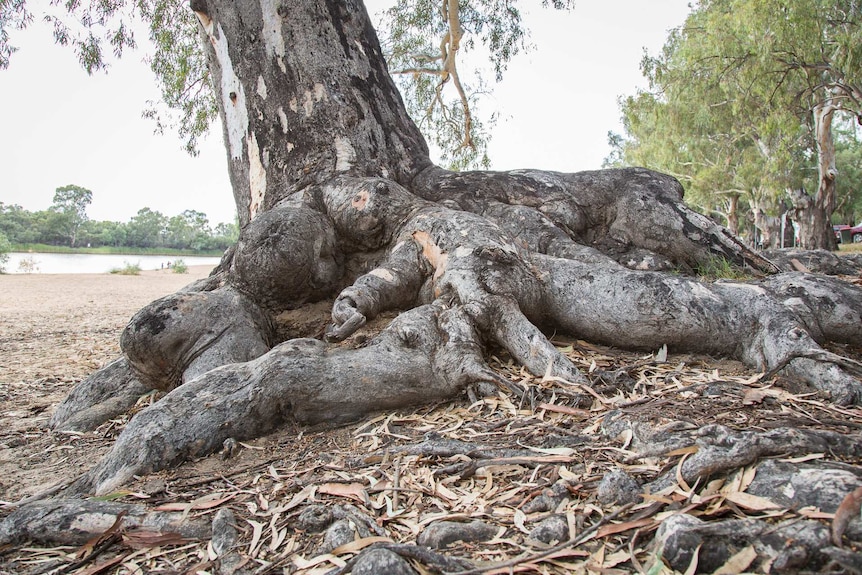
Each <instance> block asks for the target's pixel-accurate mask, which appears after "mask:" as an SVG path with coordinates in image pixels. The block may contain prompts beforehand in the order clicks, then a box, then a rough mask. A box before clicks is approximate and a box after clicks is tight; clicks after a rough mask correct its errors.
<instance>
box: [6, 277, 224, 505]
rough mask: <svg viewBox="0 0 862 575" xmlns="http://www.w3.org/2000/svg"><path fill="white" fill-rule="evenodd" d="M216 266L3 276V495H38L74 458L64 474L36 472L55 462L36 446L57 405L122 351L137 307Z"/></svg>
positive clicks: (59, 464)
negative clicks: (125, 272) (133, 272)
mask: <svg viewBox="0 0 862 575" xmlns="http://www.w3.org/2000/svg"><path fill="white" fill-rule="evenodd" d="M210 271H211V268H209V267H207V266H194V267H190V268H189V270H188V273H187V274H177V273H173V271H172V270H156V271H144V272H141V273H140V274H139V275H119V274H14V275H12V274H10V275H0V401H2V403H0V500H5V501H8V500H11V499H15V498H18V497H22V496H25V495H30V494H32V493H33V492H34V491H35V490H38V488H39V487H42V486H44V484H45V483H51V482H52V481H55V480H57V479H59V478H60V477H61V476H62V475H63V474H65V473H66V471H67V470H66V469H65V467H64V463H65V461H64V459H66V458H59V459H57V460H56V461H55V462H54V463H55V465H56V467H55V469H56V471H58V472H60V475H59V476H58V475H55V473H53V472H52V470H50V469H46V468H45V467H42V466H41V465H40V466H39V467H38V469H39V472H38V473H34V472H33V471H34V467H33V465H32V464H33V463H35V462H36V461H39V462H40V463H44V462H46V461H47V460H49V459H53V457H52V456H51V455H50V453H51V451H49V452H47V453H46V452H40V450H38V449H33V447H34V446H35V445H38V444H39V442H38V441H37V442H35V444H34V440H36V439H47V437H48V435H49V434H47V433H46V432H45V431H44V429H43V426H44V425H45V424H46V423H47V421H48V419H49V417H50V415H51V411H52V409H53V406H54V405H56V404H57V403H58V402H60V401H61V400H62V399H63V397H65V395H66V393H68V391H69V389H70V388H71V387H72V385H73V384H75V383H76V382H78V381H80V380H81V379H83V378H85V377H86V376H87V375H89V374H90V373H92V372H93V371H95V370H97V369H98V368H100V367H102V366H103V365H104V364H106V363H108V362H109V361H111V360H113V359H115V358H116V357H117V356H118V355H119V353H120V348H119V336H120V333H121V332H122V330H123V328H124V327H125V326H126V324H127V323H128V321H129V319H130V318H131V317H132V315H133V314H134V313H135V312H137V311H138V310H139V309H140V308H141V307H142V306H144V305H146V304H148V303H150V302H151V301H153V300H155V299H158V298H160V297H162V296H165V295H168V294H170V293H173V292H175V291H177V290H178V289H180V288H181V287H183V286H185V285H187V284H189V283H191V282H192V281H195V280H198V279H201V278H204V277H206V276H207V275H209V272H210ZM51 447H52V446H46V449H50V448H51ZM62 451H68V449H65V450H61V452H62ZM85 455H86V454H85ZM91 461H92V460H91Z"/></svg>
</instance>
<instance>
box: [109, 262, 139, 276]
mask: <svg viewBox="0 0 862 575" xmlns="http://www.w3.org/2000/svg"><path fill="white" fill-rule="evenodd" d="M123 263H124V264H125V265H124V266H123V267H121V268H113V269H112V270H111V273H112V274H118V275H121V276H137V275H141V265H140V264H139V263H138V262H135V263H133V264H131V263H129V262H123Z"/></svg>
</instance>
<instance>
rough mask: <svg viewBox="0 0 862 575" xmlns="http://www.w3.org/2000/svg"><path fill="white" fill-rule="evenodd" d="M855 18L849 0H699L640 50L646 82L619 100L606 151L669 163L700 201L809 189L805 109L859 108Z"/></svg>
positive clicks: (861, 71) (652, 163)
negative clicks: (618, 122)
mask: <svg viewBox="0 0 862 575" xmlns="http://www.w3.org/2000/svg"><path fill="white" fill-rule="evenodd" d="M860 23H862V8H860V6H859V4H858V3H851V2H843V1H835V0H764V1H761V2H748V1H742V0H702V1H701V2H699V3H698V4H697V5H696V6H695V8H694V10H693V12H692V13H691V14H690V16H689V17H688V19H687V20H686V22H685V24H684V26H682V27H681V28H680V29H678V30H675V31H674V32H672V33H671V35H670V36H669V38H668V40H667V42H666V44H665V46H664V48H663V50H662V53H661V54H660V55H658V56H655V57H649V56H646V57H645V58H644V60H643V63H642V69H643V72H644V75H645V77H646V78H647V79H648V80H649V91H648V92H644V93H639V94H637V95H635V96H631V97H629V98H627V99H625V100H624V101H623V102H621V110H622V113H623V119H624V126H625V130H626V134H625V138H622V137H617V139H616V140H615V145H616V149H615V152H614V154H615V155H614V157H613V161H615V162H617V163H625V164H640V165H645V166H647V167H651V168H654V169H658V170H661V171H665V172H669V173H672V174H674V175H677V176H678V177H679V178H680V180H682V181H683V184H684V186H685V187H686V193H687V196H686V198H687V200H688V201H689V202H692V203H694V204H695V205H696V206H697V207H699V208H700V209H702V210H703V211H707V212H710V211H713V210H715V209H721V206H722V204H725V202H724V201H723V200H724V198H725V197H726V194H728V193H736V194H739V195H741V196H742V197H743V198H744V199H745V200H746V201H747V202H755V203H761V204H763V202H764V200H765V198H767V197H768V198H771V199H770V200H769V202H767V203H771V204H772V205H776V204H777V202H778V201H780V199H781V198H782V196H783V194H784V190H785V189H786V188H789V187H792V188H797V189H798V188H802V187H805V188H807V189H817V187H818V186H817V180H816V175H817V165H816V163H815V162H816V155H817V149H818V148H817V143H816V141H815V138H814V132H813V130H814V121H813V118H812V110H813V109H814V108H815V107H816V106H817V105H819V104H822V103H824V102H827V101H833V102H835V104H836V105H837V106H838V109H837V110H836V120H838V118H839V116H840V115H842V114H845V115H850V114H853V115H857V114H859V113H860V111H862V83H860V80H862V67H860V64H862V56H860V51H862V31H860V30H862V26H860Z"/></svg>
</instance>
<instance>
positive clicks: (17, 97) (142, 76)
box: [0, 0, 690, 225]
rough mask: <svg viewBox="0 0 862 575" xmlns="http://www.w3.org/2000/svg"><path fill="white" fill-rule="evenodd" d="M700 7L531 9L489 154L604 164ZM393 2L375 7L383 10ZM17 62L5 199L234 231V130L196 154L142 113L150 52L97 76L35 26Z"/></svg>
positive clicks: (6, 102) (0, 149)
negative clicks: (635, 99) (626, 107)
mask: <svg viewBox="0 0 862 575" xmlns="http://www.w3.org/2000/svg"><path fill="white" fill-rule="evenodd" d="M689 1H690V0H649V1H646V0H578V1H577V2H576V6H575V9H574V10H573V11H571V12H568V13H565V12H558V11H555V10H546V9H542V8H540V3H539V2H538V1H537V0H529V1H525V2H522V4H521V6H523V8H522V10H523V11H524V12H525V22H526V24H527V26H528V27H529V28H530V31H531V43H532V44H533V49H532V50H531V51H530V52H528V53H526V54H521V55H519V56H517V57H516V58H515V60H514V61H513V62H512V63H511V64H510V66H509V69H508V71H507V72H506V74H505V77H504V79H503V82H502V83H501V84H498V85H496V86H495V89H494V94H493V96H492V97H491V98H490V99H489V100H488V101H487V102H486V103H485V104H484V106H485V107H484V109H483V111H484V112H491V111H497V112H498V113H499V114H500V120H499V121H498V123H497V125H496V127H495V129H494V131H493V132H492V140H491V143H490V146H489V153H490V156H491V161H492V166H491V167H492V168H493V169H499V170H507V169H516V168H539V169H548V170H558V171H564V172H575V171H580V170H590V169H598V168H600V167H601V163H602V160H603V159H604V158H605V157H606V156H607V155H608V154H609V152H610V150H609V148H608V145H607V133H608V131H609V130H613V131H616V132H620V131H621V130H622V128H621V124H620V120H619V117H620V111H619V106H618V98H619V97H620V96H627V95H631V94H634V93H635V91H636V90H637V88H638V87H644V86H645V80H644V79H643V77H642V75H641V73H640V68H639V64H640V61H641V58H642V57H643V54H644V50H645V49H646V50H647V51H648V52H649V53H650V54H656V53H657V52H658V51H659V50H660V49H661V46H662V45H663V44H664V41H665V39H666V37H667V34H668V31H669V30H671V29H672V28H675V27H677V26H679V25H681V24H682V23H683V21H684V20H685V17H686V15H687V14H688V12H689V7H688V3H689ZM386 4H387V2H386V0H367V5H368V8H369V11H370V12H372V13H374V12H376V11H378V10H379V9H380V8H381V7H385V6H386ZM12 43H13V45H15V46H17V47H18V48H19V51H18V52H16V53H15V54H13V55H12V59H11V64H10V67H9V68H8V69H7V70H0V94H2V97H0V202H3V203H6V204H19V205H21V206H23V207H24V208H25V209H27V210H30V211H37V210H44V209H46V208H48V207H49V206H50V205H51V203H52V199H53V196H54V190H55V189H56V188H58V187H60V186H64V185H67V184H75V185H79V186H83V187H85V188H88V189H90V190H92V192H93V203H92V204H91V205H90V207H89V209H88V215H89V217H90V218H91V219H95V220H113V221H128V220H129V219H130V218H131V217H132V216H134V215H135V214H136V213H137V211H138V210H139V209H141V208H143V207H149V208H150V209H153V210H158V211H160V212H162V213H163V214H164V215H166V216H169V217H170V216H174V215H177V214H179V213H181V212H182V211H183V210H187V209H191V210H197V211H200V212H204V213H206V214H207V216H208V217H209V220H210V222H211V223H212V224H213V225H215V224H216V223H218V222H230V221H233V219H234V213H235V209H236V208H235V206H234V203H233V195H232V193H231V190H230V182H229V180H228V174H227V160H226V154H225V151H224V145H223V143H222V136H221V128H220V127H219V126H218V125H214V126H213V128H212V129H211V130H210V133H209V135H208V136H207V137H206V138H205V139H203V140H202V142H201V144H200V154H199V155H198V156H197V157H191V156H189V155H188V154H187V153H186V152H185V151H184V149H183V142H182V141H181V139H180V138H179V137H178V136H176V135H175V134H174V133H171V132H169V131H166V132H165V134H164V135H158V134H155V133H154V129H155V124H154V123H153V121H152V120H148V119H144V118H142V115H141V113H142V111H143V110H144V109H145V108H146V106H147V101H148V100H157V99H158V97H159V92H158V89H157V87H156V84H155V81H154V79H153V76H152V73H151V72H150V70H149V68H148V67H147V65H146V64H145V63H144V62H143V57H144V55H145V54H144V53H143V52H141V51H137V52H129V53H127V54H126V55H124V57H123V58H122V59H121V60H119V61H115V62H113V63H112V65H111V66H110V68H109V70H108V72H107V73H103V72H99V73H96V74H95V75H94V76H88V75H87V74H86V73H85V72H84V71H83V69H81V67H80V66H79V65H78V63H77V60H76V58H75V55H74V54H73V52H72V51H71V50H69V49H67V48H63V47H60V46H56V45H55V44H54V42H53V38H52V36H51V31H50V29H49V27H48V26H47V25H45V24H43V23H42V22H39V21H36V22H34V23H33V24H31V26H30V28H28V29H27V30H25V31H23V32H15V33H14V35H13V36H12Z"/></svg>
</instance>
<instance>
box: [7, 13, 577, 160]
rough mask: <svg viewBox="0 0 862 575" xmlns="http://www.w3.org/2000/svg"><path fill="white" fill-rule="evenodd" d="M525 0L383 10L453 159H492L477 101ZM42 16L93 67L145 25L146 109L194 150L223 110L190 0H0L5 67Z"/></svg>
mask: <svg viewBox="0 0 862 575" xmlns="http://www.w3.org/2000/svg"><path fill="white" fill-rule="evenodd" d="M520 4H521V3H520V2H518V0H433V1H432V0H395V4H394V6H392V7H391V8H389V9H388V10H386V11H385V13H384V15H383V23H384V29H383V30H381V31H380V35H381V38H382V44H383V46H384V51H385V55H386V58H387V61H388V63H389V68H390V70H391V71H392V72H393V75H394V76H395V78H396V82H397V83H398V85H399V87H400V89H401V90H402V93H403V95H404V98H405V104H406V105H407V108H408V111H409V112H410V114H411V115H412V117H413V118H414V120H415V121H416V122H417V124H419V125H420V128H421V129H422V132H423V134H424V135H425V137H426V139H427V140H428V141H429V143H430V144H431V145H432V146H433V147H434V148H435V149H436V151H437V152H438V153H439V155H440V156H441V160H442V162H443V163H444V164H446V165H448V166H449V167H451V168H454V169H464V168H471V167H482V166H484V167H487V166H488V164H489V159H488V156H487V143H488V138H489V130H490V127H491V126H493V125H494V122H495V119H496V116H495V115H493V114H492V115H489V116H487V117H483V116H482V115H481V114H479V113H478V108H479V102H480V100H481V98H482V96H483V95H485V94H487V93H488V92H489V91H490V85H491V83H492V81H491V80H490V78H493V81H500V80H502V78H503V74H504V72H505V71H506V68H507V66H508V64H509V62H510V61H511V59H512V58H513V57H515V56H516V55H517V54H519V53H520V52H522V51H524V50H526V49H527V48H528V47H529V44H528V42H527V39H528V36H529V32H528V30H527V28H526V26H525V24H524V22H523V18H522V12H521V9H520ZM534 5H535V6H536V7H538V6H539V5H541V6H543V7H551V8H554V9H570V8H572V7H573V6H574V0H542V2H541V3H539V2H535V3H534ZM37 17H38V18H40V19H42V20H45V21H46V22H48V23H49V24H50V25H51V26H52V27H53V30H54V39H55V40H56V41H57V42H58V43H59V44H62V45H67V46H70V47H71V48H72V49H73V50H74V51H75V53H76V54H77V56H78V60H79V61H80V63H81V65H82V66H83V67H84V69H85V70H86V71H87V72H88V73H90V74H92V73H94V72H96V71H98V70H103V69H105V68H106V67H107V66H108V65H109V63H110V59H111V57H120V56H121V55H122V54H123V52H124V51H125V50H126V49H127V48H134V47H136V46H137V43H136V40H135V31H141V30H142V24H143V25H144V26H146V28H145V30H146V33H147V34H148V36H149V39H150V41H151V43H152V45H153V47H154V49H153V53H152V54H151V55H150V56H148V62H149V65H150V67H151V69H152V70H153V72H154V73H155V76H156V78H157V79H158V82H159V86H160V88H161V95H162V100H161V101H160V102H150V103H149V105H148V107H147V109H146V110H145V111H144V116H146V117H148V118H151V119H153V120H154V122H155V123H156V130H157V131H158V132H162V131H164V130H165V129H166V128H170V129H174V130H176V131H177V133H178V134H179V135H180V137H181V138H183V140H184V141H185V147H186V150H187V151H188V152H189V153H192V154H195V153H196V151H197V143H198V140H199V139H200V137H201V136H202V135H204V134H205V133H206V132H207V130H208V129H209V126H210V125H211V124H212V122H213V120H215V118H216V117H217V116H218V110H217V107H216V103H215V98H214V95H213V91H212V87H211V84H210V75H209V70H208V68H207V62H206V58H205V56H204V53H203V50H202V49H201V46H200V39H199V35H198V30H197V26H198V25H197V21H196V18H195V16H194V14H193V13H192V12H191V10H190V9H189V7H188V0H62V1H61V0H55V1H53V2H51V5H50V6H49V7H48V8H47V9H45V10H44V12H40V13H38V14H34V13H33V11H31V10H30V5H29V4H28V3H27V2H26V0H0V68H3V67H6V66H8V64H9V58H10V56H11V54H12V53H13V52H14V51H15V47H14V45H13V44H12V38H10V34H9V32H10V31H13V30H16V29H22V28H24V27H26V26H27V25H29V24H30V23H31V22H32V21H33V20H34V19H35V18H37ZM468 55H469V56H468ZM464 56H467V57H466V58H464ZM480 62H487V66H483V65H481V64H480Z"/></svg>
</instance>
